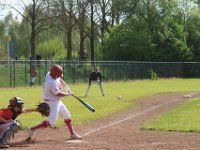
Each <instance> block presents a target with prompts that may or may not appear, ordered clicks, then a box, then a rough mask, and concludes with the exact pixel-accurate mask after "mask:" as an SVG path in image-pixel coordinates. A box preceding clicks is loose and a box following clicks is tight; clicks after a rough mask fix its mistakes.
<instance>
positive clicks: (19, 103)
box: [9, 97, 24, 110]
mask: <svg viewBox="0 0 200 150" xmlns="http://www.w3.org/2000/svg"><path fill="white" fill-rule="evenodd" d="M23 104H24V102H23V100H22V99H21V98H19V97H13V98H11V99H10V100H9V106H10V107H18V108H19V109H20V110H22V108H23Z"/></svg>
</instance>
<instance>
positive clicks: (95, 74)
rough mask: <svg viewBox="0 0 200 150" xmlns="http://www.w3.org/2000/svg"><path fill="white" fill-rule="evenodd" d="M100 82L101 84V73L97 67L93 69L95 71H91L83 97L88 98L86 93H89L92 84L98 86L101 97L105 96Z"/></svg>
mask: <svg viewBox="0 0 200 150" xmlns="http://www.w3.org/2000/svg"><path fill="white" fill-rule="evenodd" d="M101 82H102V77H101V72H100V69H99V67H98V66H97V67H96V68H95V71H92V72H91V73H90V76H89V83H88V88H87V91H86V93H85V97H86V96H88V93H89V91H90V88H91V85H92V83H97V84H98V85H99V88H100V90H101V94H102V96H105V93H104V91H103V87H102V84H101Z"/></svg>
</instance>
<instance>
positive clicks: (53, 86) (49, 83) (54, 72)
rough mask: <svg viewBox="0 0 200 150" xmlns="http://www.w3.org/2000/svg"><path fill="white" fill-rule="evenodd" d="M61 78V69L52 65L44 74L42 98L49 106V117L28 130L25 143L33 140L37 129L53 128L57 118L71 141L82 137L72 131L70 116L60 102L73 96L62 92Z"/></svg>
mask: <svg viewBox="0 0 200 150" xmlns="http://www.w3.org/2000/svg"><path fill="white" fill-rule="evenodd" d="M62 77H63V69H62V67H61V66H59V65H53V66H52V67H51V69H50V71H49V72H48V73H47V74H46V77H45V81H44V87H43V90H44V91H43V96H44V102H45V103H48V104H49V106H50V115H49V117H48V120H45V121H43V122H41V123H39V124H38V125H35V126H31V127H29V128H28V138H27V141H34V140H35V131H36V130H37V129H42V128H46V127H51V126H53V125H54V124H55V123H56V121H57V118H58V116H60V117H62V118H63V120H64V123H65V124H66V126H67V127H68V129H69V131H70V138H71V139H82V137H81V136H80V135H78V134H77V133H76V132H75V131H74V128H73V125H72V120H71V114H70V112H69V110H68V109H67V108H66V106H65V105H64V104H63V102H62V100H61V98H62V97H65V96H72V95H73V93H67V92H66V91H65V92H63V90H62V88H63V83H62V81H63V80H62V79H61V78H62Z"/></svg>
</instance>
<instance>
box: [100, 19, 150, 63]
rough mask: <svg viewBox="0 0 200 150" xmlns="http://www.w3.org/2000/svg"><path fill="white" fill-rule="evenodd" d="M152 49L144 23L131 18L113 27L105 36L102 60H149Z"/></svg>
mask: <svg viewBox="0 0 200 150" xmlns="http://www.w3.org/2000/svg"><path fill="white" fill-rule="evenodd" d="M153 48H154V45H153V44H152V42H151V38H150V36H149V34H148V32H147V25H146V23H145V21H144V20H137V19H136V18H134V17H132V18H130V19H128V20H126V21H124V22H123V23H122V24H121V25H118V26H115V27H114V28H113V29H112V30H111V33H110V34H109V35H107V37H106V39H105V43H104V45H103V46H102V57H103V59H104V60H124V61H125V60H130V61H143V60H150V59H151V51H152V49H153Z"/></svg>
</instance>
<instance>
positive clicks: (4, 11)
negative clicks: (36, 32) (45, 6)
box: [0, 0, 30, 20]
mask: <svg viewBox="0 0 200 150" xmlns="http://www.w3.org/2000/svg"><path fill="white" fill-rule="evenodd" d="M28 1H30V0H0V20H2V19H4V17H5V16H6V15H8V12H10V11H11V12H12V14H13V17H14V18H16V19H19V20H20V19H21V16H20V15H19V14H18V13H17V12H16V11H15V10H14V9H12V7H15V8H16V9H17V10H19V11H22V12H23V6H24V5H23V3H28Z"/></svg>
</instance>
